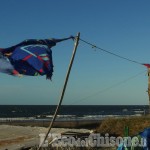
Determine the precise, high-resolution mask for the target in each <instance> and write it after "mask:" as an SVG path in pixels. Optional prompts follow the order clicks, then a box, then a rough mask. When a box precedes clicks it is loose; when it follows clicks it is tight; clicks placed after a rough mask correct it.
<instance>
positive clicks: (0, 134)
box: [0, 125, 90, 150]
mask: <svg viewBox="0 0 150 150" xmlns="http://www.w3.org/2000/svg"><path fill="white" fill-rule="evenodd" d="M68 131H71V132H80V133H87V132H90V130H88V129H69V128H53V129H52V130H51V133H64V132H68ZM46 132H47V128H45V127H30V126H25V127H23V126H11V125H0V150H5V149H8V150H9V149H10V150H19V149H21V148H26V147H30V146H35V145H39V139H40V136H39V134H42V133H46Z"/></svg>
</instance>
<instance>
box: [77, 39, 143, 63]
mask: <svg viewBox="0 0 150 150" xmlns="http://www.w3.org/2000/svg"><path fill="white" fill-rule="evenodd" d="M80 41H82V42H84V43H86V44H88V45H90V46H92V48H96V49H99V50H101V51H103V52H106V53H108V54H111V55H113V56H116V57H118V58H121V59H124V60H127V61H130V62H132V63H136V64H140V65H142V63H140V62H137V61H134V60H131V59H129V58H126V57H123V56H120V55H118V54H115V53H112V52H110V51H108V50H105V49H103V48H100V47H98V46H96V45H94V44H92V43H90V42H87V41H85V40H83V39H81V38H80Z"/></svg>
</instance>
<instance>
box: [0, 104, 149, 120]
mask: <svg viewBox="0 0 150 150" xmlns="http://www.w3.org/2000/svg"><path fill="white" fill-rule="evenodd" d="M56 107H57V106H56V105H0V121H5V120H9V119H11V120H13V119H14V120H17V119H18V120H19V119H20V120H21V119H23V120H25V119H27V120H45V119H52V117H53V114H54V112H55V109H56ZM147 113H149V106H148V105H62V106H61V107H60V110H59V113H58V116H57V119H60V120H61V119H64V120H65V119H70V120H77V119H79V120H99V119H104V118H106V117H124V116H142V115H146V114H147Z"/></svg>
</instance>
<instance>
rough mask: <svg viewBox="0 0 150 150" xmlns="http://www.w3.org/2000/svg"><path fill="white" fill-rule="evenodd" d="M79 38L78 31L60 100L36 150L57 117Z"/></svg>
mask: <svg viewBox="0 0 150 150" xmlns="http://www.w3.org/2000/svg"><path fill="white" fill-rule="evenodd" d="M79 38H80V32H79V33H78V34H77V37H76V39H75V44H74V49H73V54H72V57H71V60H70V64H69V67H68V71H67V74H66V79H65V83H64V86H63V90H62V92H61V96H60V100H59V103H58V105H57V107H56V110H55V113H54V115H53V118H52V121H51V123H50V125H49V128H48V131H47V133H46V136H45V138H44V140H43V142H42V143H41V144H40V146H39V148H38V150H40V149H41V147H42V145H43V143H44V142H45V140H46V139H47V137H48V134H49V133H50V131H51V129H52V127H53V124H54V122H55V119H56V117H57V114H58V111H59V108H60V106H61V103H62V101H63V97H64V94H65V90H66V87H67V83H68V79H69V75H70V72H71V68H72V65H73V61H74V58H75V54H76V50H77V47H78V44H79Z"/></svg>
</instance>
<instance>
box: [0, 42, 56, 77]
mask: <svg viewBox="0 0 150 150" xmlns="http://www.w3.org/2000/svg"><path fill="white" fill-rule="evenodd" d="M55 45H56V43H55V42H54V41H53V40H51V39H45V40H35V39H31V40H25V41H23V42H21V43H19V44H17V45H15V46H12V47H9V48H5V49H0V51H1V58H0V72H3V73H7V74H12V75H18V76H19V75H20V74H21V75H28V76H37V75H46V77H47V79H51V77H52V73H53V61H52V51H51V47H52V46H55Z"/></svg>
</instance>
